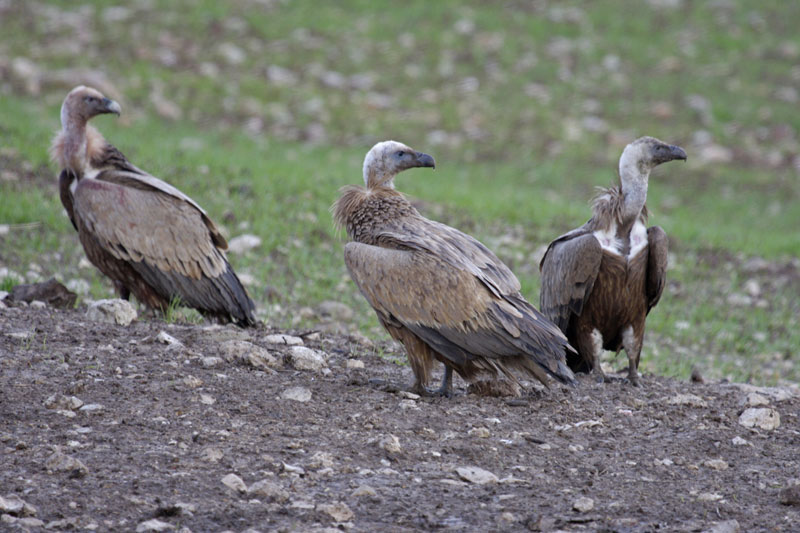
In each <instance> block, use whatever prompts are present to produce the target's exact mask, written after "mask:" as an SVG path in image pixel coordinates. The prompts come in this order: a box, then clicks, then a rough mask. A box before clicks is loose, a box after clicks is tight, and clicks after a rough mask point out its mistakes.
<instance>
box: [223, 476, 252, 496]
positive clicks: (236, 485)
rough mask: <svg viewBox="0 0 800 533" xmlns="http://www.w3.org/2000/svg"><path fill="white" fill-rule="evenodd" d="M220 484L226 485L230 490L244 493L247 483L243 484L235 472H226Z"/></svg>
mask: <svg viewBox="0 0 800 533" xmlns="http://www.w3.org/2000/svg"><path fill="white" fill-rule="evenodd" d="M222 484H223V485H225V486H226V487H228V488H229V489H231V490H235V491H236V492H240V493H242V494H244V493H245V492H247V485H245V483H244V481H243V480H242V478H240V477H239V476H237V475H236V474H228V475H227V476H225V477H224V478H222Z"/></svg>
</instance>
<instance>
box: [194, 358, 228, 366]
mask: <svg viewBox="0 0 800 533" xmlns="http://www.w3.org/2000/svg"><path fill="white" fill-rule="evenodd" d="M224 362H225V361H223V360H222V358H221V357H216V356H210V357H202V358H201V359H200V365H201V366H202V367H203V368H216V367H218V366H222V364H223V363H224Z"/></svg>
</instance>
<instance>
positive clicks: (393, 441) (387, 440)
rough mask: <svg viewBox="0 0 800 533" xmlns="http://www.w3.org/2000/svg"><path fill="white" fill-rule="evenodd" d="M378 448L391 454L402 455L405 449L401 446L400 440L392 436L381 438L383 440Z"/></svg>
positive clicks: (379, 442)
mask: <svg viewBox="0 0 800 533" xmlns="http://www.w3.org/2000/svg"><path fill="white" fill-rule="evenodd" d="M378 447H379V448H381V449H383V450H386V451H387V452H389V453H400V451H401V450H402V449H403V447H402V446H400V439H398V438H397V437H395V436H394V435H391V434H390V435H385V436H384V437H383V438H381V440H379V441H378Z"/></svg>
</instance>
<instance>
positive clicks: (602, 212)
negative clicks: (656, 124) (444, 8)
mask: <svg viewBox="0 0 800 533" xmlns="http://www.w3.org/2000/svg"><path fill="white" fill-rule="evenodd" d="M674 159H681V160H684V161H685V160H686V152H684V150H683V149H682V148H680V147H678V146H672V145H669V144H666V143H664V142H662V141H659V140H658V139H654V138H653V137H642V138H640V139H637V140H635V141H633V142H632V143H630V144H629V145H628V146H626V147H625V150H624V151H623V152H622V156H621V157H620V160H619V184H618V185H616V186H614V187H611V188H608V189H600V191H599V193H598V194H597V196H596V197H595V198H594V200H593V203H592V217H591V218H590V219H589V221H588V222H586V224H584V225H583V226H581V227H580V228H577V229H574V230H572V231H570V232H568V233H565V234H564V235H562V236H560V237H558V238H557V239H556V240H554V241H553V242H551V243H550V245H549V246H548V248H547V251H546V252H545V254H544V257H542V260H541V262H540V263H539V269H540V271H541V276H542V277H541V282H542V289H541V293H540V298H539V307H540V308H541V310H542V313H544V314H545V316H547V317H548V318H549V319H550V320H552V321H553V322H555V323H556V324H557V325H558V327H559V328H561V331H563V332H564V333H565V334H566V335H567V338H568V339H569V342H570V344H571V345H572V346H574V347H575V348H576V349H577V354H575V353H571V354H568V355H567V362H568V364H569V366H570V368H572V370H574V371H576V372H590V373H592V374H593V375H594V376H595V378H596V380H597V381H599V382H602V381H603V380H604V379H605V376H604V375H603V371H602V369H601V368H600V355H601V353H602V351H603V350H604V349H605V350H613V351H616V352H617V353H619V351H620V350H621V349H623V348H624V349H625V354H626V355H627V356H628V379H629V381H630V382H631V384H633V385H638V384H639V375H638V373H637V369H638V367H639V355H640V354H641V351H642V341H643V339H644V323H645V318H646V317H647V314H648V313H649V312H650V310H651V309H652V308H653V307H654V306H655V305H656V304H657V303H658V300H659V299H660V298H661V293H662V291H663V290H664V283H665V281H666V271H667V234H666V233H665V232H664V230H663V229H661V228H660V227H658V226H652V227H649V228H648V227H647V208H646V207H645V200H646V199H647V182H648V177H649V175H650V171H651V170H652V169H653V168H655V167H656V166H658V165H660V164H661V163H666V162H667V161H672V160H674Z"/></svg>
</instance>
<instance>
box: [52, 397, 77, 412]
mask: <svg viewBox="0 0 800 533" xmlns="http://www.w3.org/2000/svg"><path fill="white" fill-rule="evenodd" d="M44 406H45V407H46V408H47V409H58V410H69V411H74V410H76V409H80V408H81V407H82V406H83V401H82V400H81V399H80V398H77V397H75V396H64V395H63V394H52V395H50V396H48V397H47V399H46V400H45V401H44Z"/></svg>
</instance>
